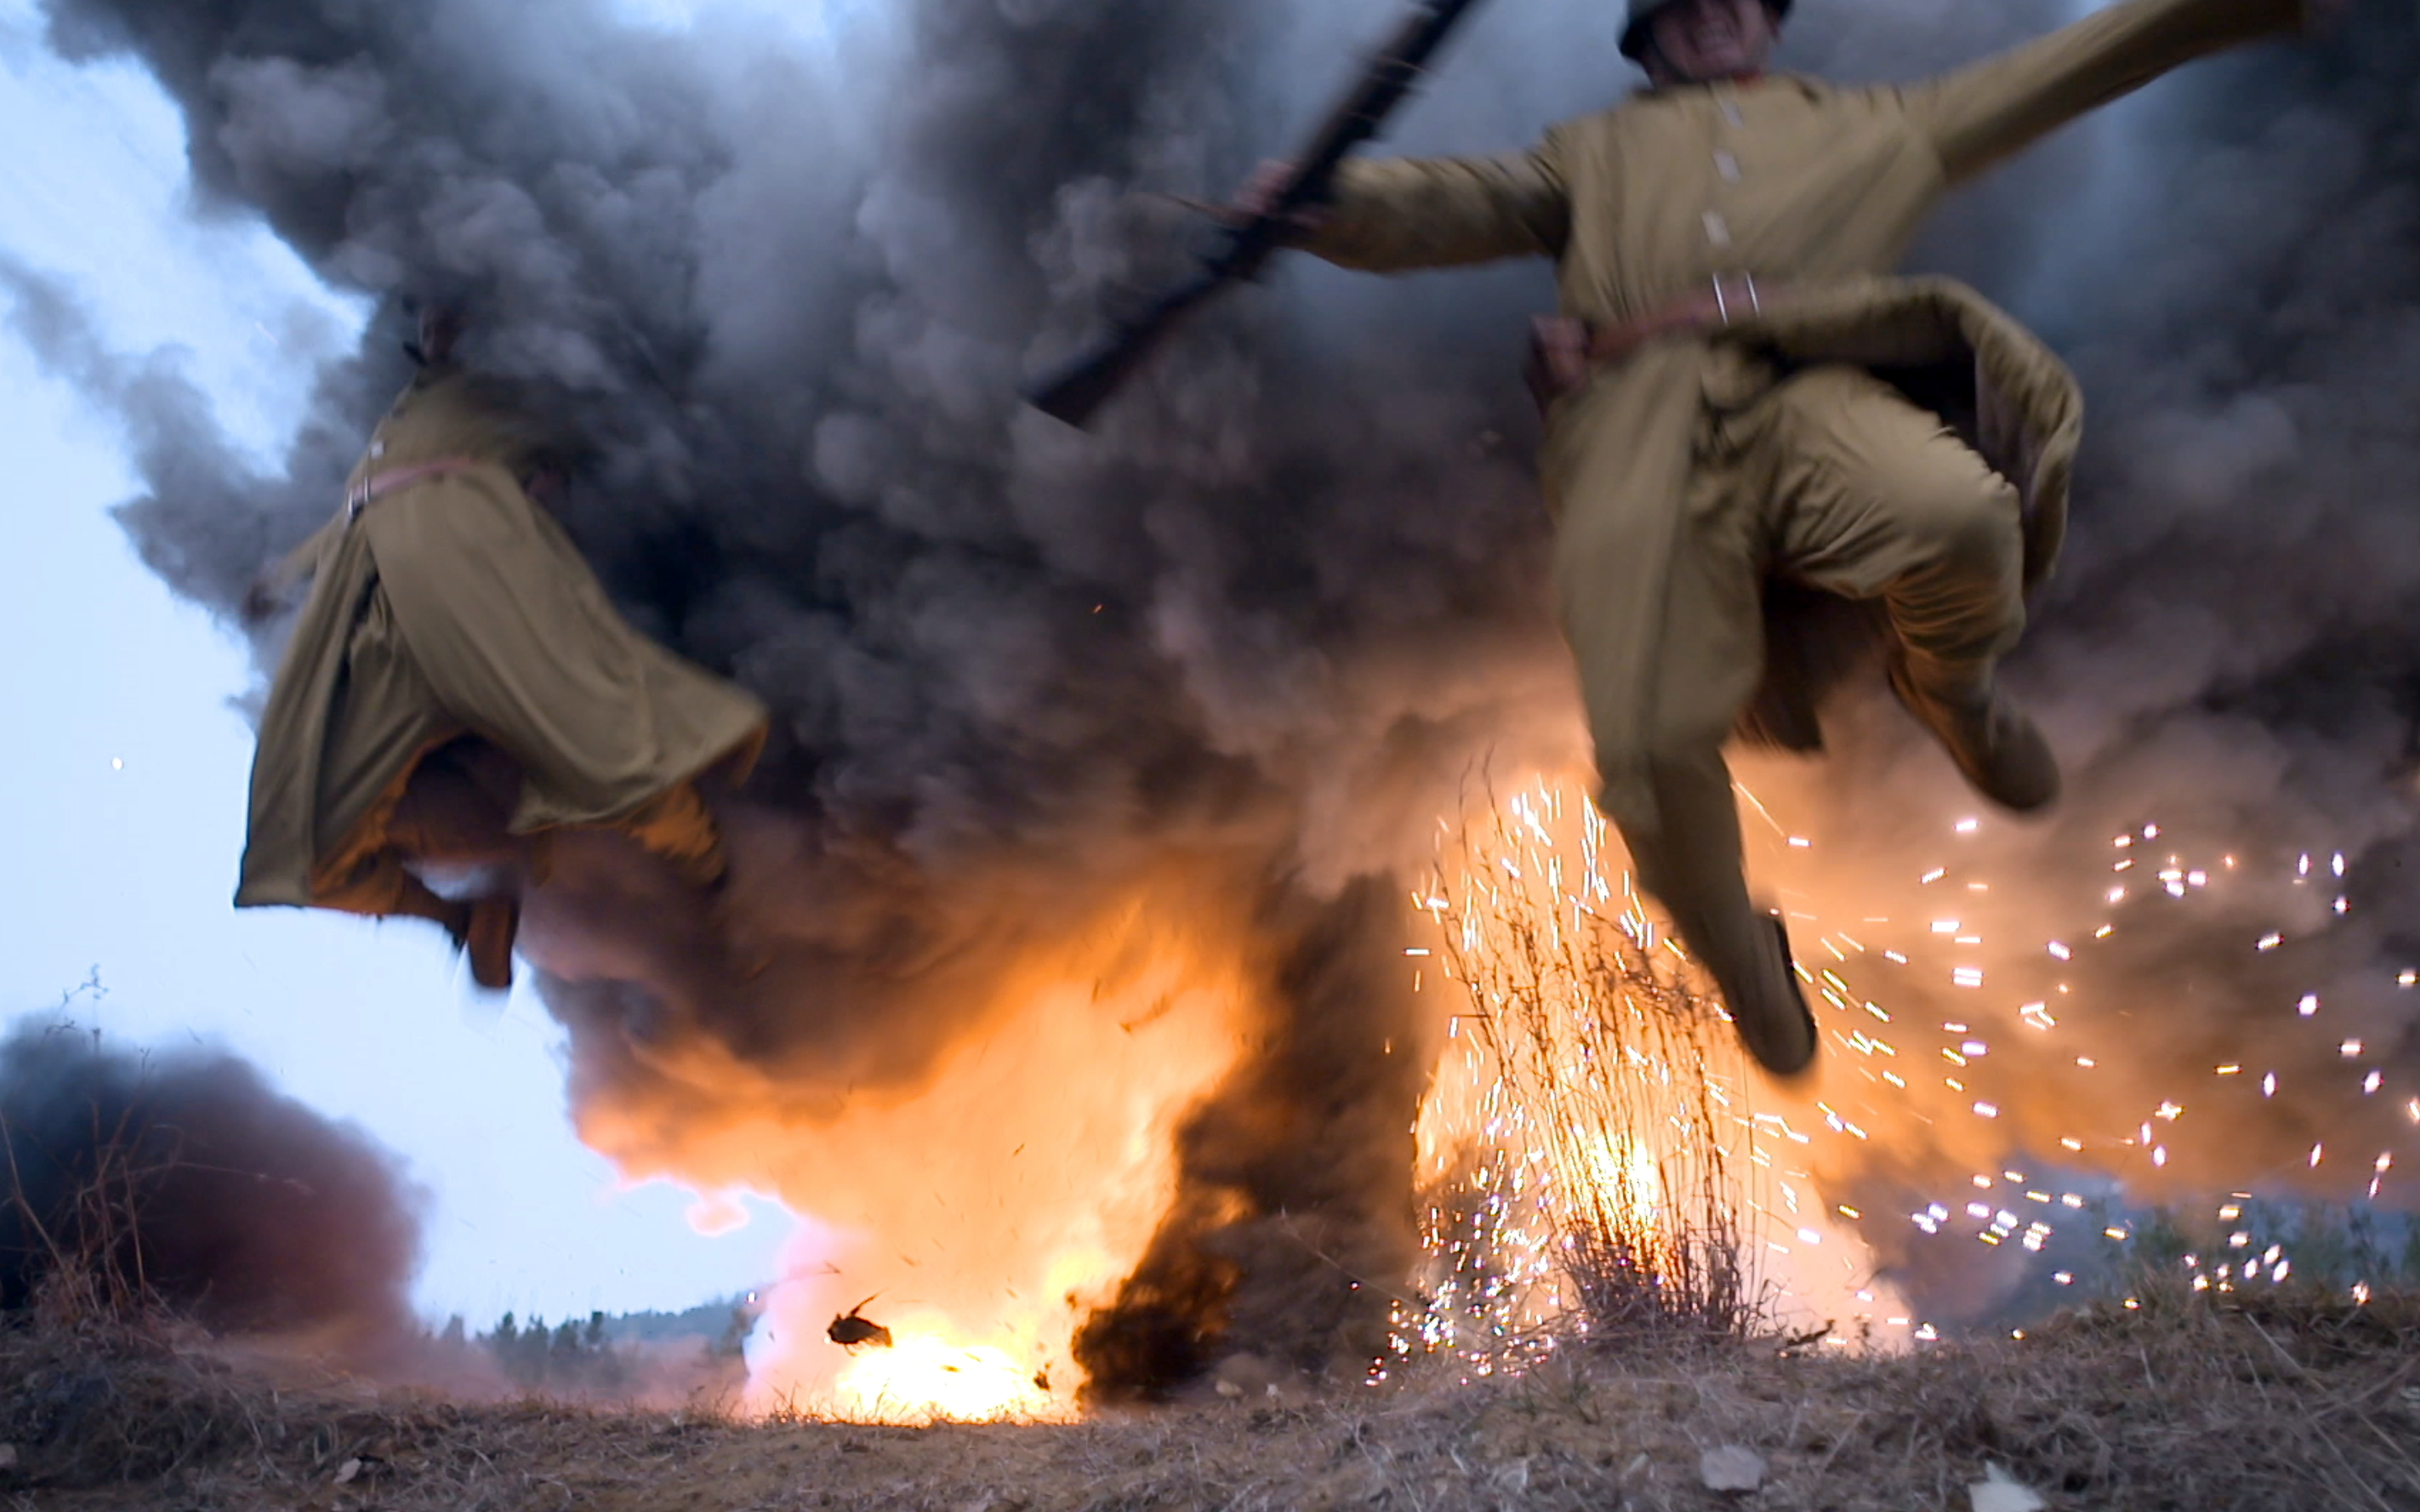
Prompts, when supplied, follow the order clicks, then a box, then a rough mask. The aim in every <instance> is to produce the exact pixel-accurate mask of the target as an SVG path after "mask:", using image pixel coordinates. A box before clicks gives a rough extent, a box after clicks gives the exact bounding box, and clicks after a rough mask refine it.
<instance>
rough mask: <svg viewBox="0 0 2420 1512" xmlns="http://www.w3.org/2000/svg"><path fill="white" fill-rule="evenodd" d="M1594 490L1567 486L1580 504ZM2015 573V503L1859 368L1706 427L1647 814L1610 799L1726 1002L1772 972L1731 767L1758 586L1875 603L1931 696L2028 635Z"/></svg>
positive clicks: (1759, 615)
mask: <svg viewBox="0 0 2420 1512" xmlns="http://www.w3.org/2000/svg"><path fill="white" fill-rule="evenodd" d="M1588 482H1589V480H1588V479H1587V478H1586V477H1584V476H1583V477H1581V478H1577V479H1575V480H1574V485H1575V486H1574V487H1573V489H1572V492H1573V493H1574V494H1575V496H1577V495H1580V494H1583V493H1584V492H1585V491H1586V489H1587V487H1588ZM2023 562H2024V551H2023V543H2022V541H2021V538H2020V504H2019V501H2018V497H2017V491H2016V489H2015V488H2014V487H2013V486H2011V485H2010V484H2009V482H2008V481H2007V480H2006V479H2004V478H2002V477H2000V476H1999V475H1998V474H1997V473H1995V472H1993V471H1992V469H1991V468H1990V467H1989V465H1987V464H1986V463H1985V462H1984V460H1983V459H1982V457H1981V456H1979V455H1977V454H1976V452H1975V451H1974V450H1973V449H1972V448H1971V447H1969V446H1967V445H1966V443H1965V442H1964V441H1962V440H1960V439H1959V438H1958V437H1957V436H1956V435H1955V434H1954V433H1953V432H1951V431H1950V430H1949V428H1948V427H1947V425H1945V424H1943V423H1942V421H1941V419H1940V418H1939V417H1938V416H1936V415H1934V414H1932V413H1931V412H1930V411H1928V410H1925V409H1919V408H1917V407H1916V405H1914V404H1911V403H1910V402H1908V400H1907V399H1905V398H1904V397H1902V396H1901V395H1900V393H1898V391H1896V390H1894V389H1892V388H1890V387H1889V386H1888V385H1886V384H1885V383H1883V382H1882V381H1880V380H1879V379H1877V378H1874V377H1872V376H1871V375H1870V374H1868V373H1866V372H1865V371H1863V370H1862V369H1858V368H1854V367H1843V366H1823V367H1816V368H1811V369H1807V370H1806V371H1803V372H1800V373H1797V374H1795V375H1792V377H1790V378H1787V379H1786V380H1784V381H1783V382H1781V383H1780V384H1778V385H1777V386H1776V388H1775V389H1773V390H1772V391H1771V392H1770V393H1767V394H1765V395H1764V396H1762V397H1761V398H1760V399H1759V400H1757V401H1756V402H1755V403H1754V404H1751V405H1749V406H1748V407H1746V408H1745V409H1740V410H1737V411H1734V412H1730V413H1726V414H1719V415H1716V416H1714V418H1713V421H1712V424H1711V425H1710V428H1709V430H1708V431H1707V433H1706V435H1705V437H1704V438H1703V440H1702V443H1701V445H1700V447H1699V455H1698V457H1697V461H1696V467H1695V469H1694V471H1693V472H1692V475H1691V478H1690V484H1689V488H1688V492H1687V495H1686V500H1685V511H1684V517H1683V521H1682V523H1681V526H1680V529H1679V531H1678V532H1677V536H1676V539H1675V542H1674V551H1673V556H1672V565H1671V574H1670V579H1669V588H1668V600H1667V611H1666V621H1665V625H1664V632H1663V636H1662V639H1661V640H1660V642H1659V650H1660V653H1661V655H1660V658H1659V661H1658V664H1657V666H1656V667H1655V669H1654V671H1653V674H1652V687H1653V690H1654V691H1653V697H1654V701H1655V702H1654V704H1653V714H1652V717H1651V718H1650V719H1649V720H1648V721H1647V728H1648V729H1649V730H1650V731H1651V732H1652V734H1651V735H1650V737H1649V739H1648V741H1647V745H1648V747H1649V748H1648V749H1646V750H1645V751H1643V752H1640V753H1639V755H1641V756H1642V757H1643V758H1644V764H1645V767H1646V772H1647V775H1648V784H1649V788H1650V790H1651V791H1652V797H1653V802H1654V806H1655V807H1654V809H1653V810H1652V811H1646V812H1633V813H1624V812H1622V811H1621V809H1622V807H1623V806H1622V805H1621V802H1620V801H1619V800H1618V799H1617V798H1615V797H1614V796H1613V795H1612V793H1611V791H1610V790H1608V793H1607V795H1606V798H1605V799H1604V800H1603V801H1604V802H1605V804H1606V808H1607V810H1608V817H1609V818H1611V819H1612V820H1613V821H1614V823H1615V824H1616V825H1618V826H1619V827H1620V828H1621V832H1622V838H1623V840H1624V841H1626V842H1627V843H1628V845H1629V848H1630V853H1631V857H1632V860H1633V862H1634V863H1635V865H1636V866H1637V876H1638V881H1639V884H1640V885H1641V886H1642V887H1644V888H1645V889H1646V890H1647V892H1648V893H1649V894H1650V895H1651V896H1652V897H1653V898H1654V899H1655V900H1656V901H1657V902H1658V903H1661V904H1662V905H1663V906H1664V908H1665V909H1666V911H1667V912H1668V914H1670V916H1671V918H1672V920H1673V923H1674V924H1675V925H1676V926H1677V928H1678V929H1679V932H1680V934H1681V937H1682V940H1683V942H1684V943H1685V944H1686V945H1687V946H1688V947H1689V949H1690V950H1691V951H1692V953H1693V954H1695V955H1696V956H1697V957H1698V959H1699V960H1700V961H1701V962H1703V963H1704V964H1706V965H1707V967H1708V968H1709V969H1710V970H1711V971H1712V972H1713V973H1714V977H1715V980H1716V981H1717V983H1718V984H1720V985H1722V986H1723V988H1724V990H1725V991H1726V993H1727V994H1730V993H1732V992H1734V991H1735V990H1745V989H1748V988H1750V987H1751V986H1752V984H1753V983H1754V981H1755V980H1756V979H1757V978H1758V977H1759V976H1761V975H1763V974H1765V973H1768V972H1769V971H1770V970H1771V961H1772V935H1771V932H1770V927H1769V926H1763V925H1761V924H1760V922H1759V919H1758V916H1757V914H1756V913H1755V911H1754V910H1753V908H1752V907H1751V905H1750V903H1749V901H1748V895H1747V886H1746V881H1745V875H1744V872H1743V870H1742V862H1741V855H1740V823H1739V808H1738V804H1737V801H1736V800H1735V799H1734V797H1733V796H1732V791H1731V779H1730V768H1729V767H1728V766H1727V765H1725V764H1724V762H1723V756H1722V745H1723V742H1724V740H1725V739H1726V738H1727V737H1728V735H1729V734H1730V731H1731V729H1732V728H1733V726H1734V724H1735V723H1736V721H1737V719H1738V717H1739V715H1740V712H1741V711H1742V710H1743V709H1744V708H1745V706H1746V704H1747V702H1748V700H1749V699H1750V698H1751V697H1752V696H1753V695H1754V693H1755V691H1756V688H1757V686H1758V684H1759V682H1760V681H1761V678H1762V676H1763V660H1764V640H1763V637H1764V625H1763V590H1764V585H1765V583H1766V580H1767V579H1769V578H1771V577H1775V576H1782V577H1788V578H1793V579H1799V580H1801V581H1803V582H1806V583H1808V584H1810V585H1812V586H1814V587H1817V588H1821V589H1823V590H1825V591H1827V592H1830V593H1835V594H1840V595H1841V596H1843V597H1846V598H1851V599H1860V600H1864V599H1880V600H1881V601H1882V602H1883V604H1884V605H1885V609H1887V611H1888V614H1889V618H1890V622H1891V625H1892V628H1893V629H1894V630H1895V632H1896V633H1897V636H1898V639H1899V640H1900V646H1901V649H1902V651H1903V653H1904V655H1905V656H1907V658H1908V665H1909V668H1910V671H1911V672H1912V673H1913V674H1914V675H1915V676H1916V678H1917V679H1918V680H1919V681H1920V682H1922V683H1924V684H1926V685H1928V686H1930V687H1938V688H1942V689H1957V688H1970V689H1971V688H1974V687H1978V686H1979V685H1984V684H1988V682H1989V680H1990V678H1991V675H1992V666H1993V662H1994V661H1995V660H1997V659H1998V658H1999V657H2000V656H2003V655H2005V654H2006V653H2007V652H2008V651H2009V649H2010V648H2011V647H2013V646H2014V645H2015V643H2016V641H2017V638H2018V636H2019V635H2020V634H2021V633H2022V632H2023V630H2024V589H2023ZM1575 651H1576V652H1577V654H1578V655H1579V656H1581V657H1582V658H1584V659H1585V658H1586V657H1587V656H1588V655H1589V648H1587V647H1586V646H1578V647H1575Z"/></svg>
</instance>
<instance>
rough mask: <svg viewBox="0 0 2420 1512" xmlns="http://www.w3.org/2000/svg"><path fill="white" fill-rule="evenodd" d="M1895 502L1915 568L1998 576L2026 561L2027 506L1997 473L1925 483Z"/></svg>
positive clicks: (1902, 535)
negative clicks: (2025, 509) (2025, 510)
mask: <svg viewBox="0 0 2420 1512" xmlns="http://www.w3.org/2000/svg"><path fill="white" fill-rule="evenodd" d="M1910 481H1911V482H1915V481H1917V480H1910ZM1896 502H1897V507H1896V508H1895V509H1894V510H1893V513H1894V514H1896V515H1897V516H1898V517H1899V524H1900V529H1899V534H1900V540H1901V549H1902V550H1903V552H1904V553H1905V555H1906V557H1907V559H1908V563H1909V565H1910V566H1912V567H1915V568H1918V569H1921V568H1924V567H1932V568H1939V569H1948V570H1952V571H1957V572H1959V573H1961V574H1962V575H1973V576H1998V575H2000V574H2002V573H2014V572H2016V571H2017V570H2018V569H2019V567H2020V566H2021V564H2022V563H2023V562H2024V519H2023V507H2022V505H2021V504H2020V502H2019V501H2018V498H2017V490H2016V487H2015V486H2014V485H2012V484H2010V483H2009V481H2008V480H2007V479H2005V478H2003V477H2001V476H1999V475H1998V474H1997V473H1993V472H1986V473H1984V474H1982V475H1981V476H1980V477H1975V476H1969V475H1953V476H1946V477H1941V478H1936V479H1927V480H1922V481H1921V484H1920V486H1917V487H1915V488H1912V489H1910V490H1909V491H1908V492H1907V493H1906V494H1905V496H1904V497H1903V498H1902V499H1900V501H1896Z"/></svg>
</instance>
